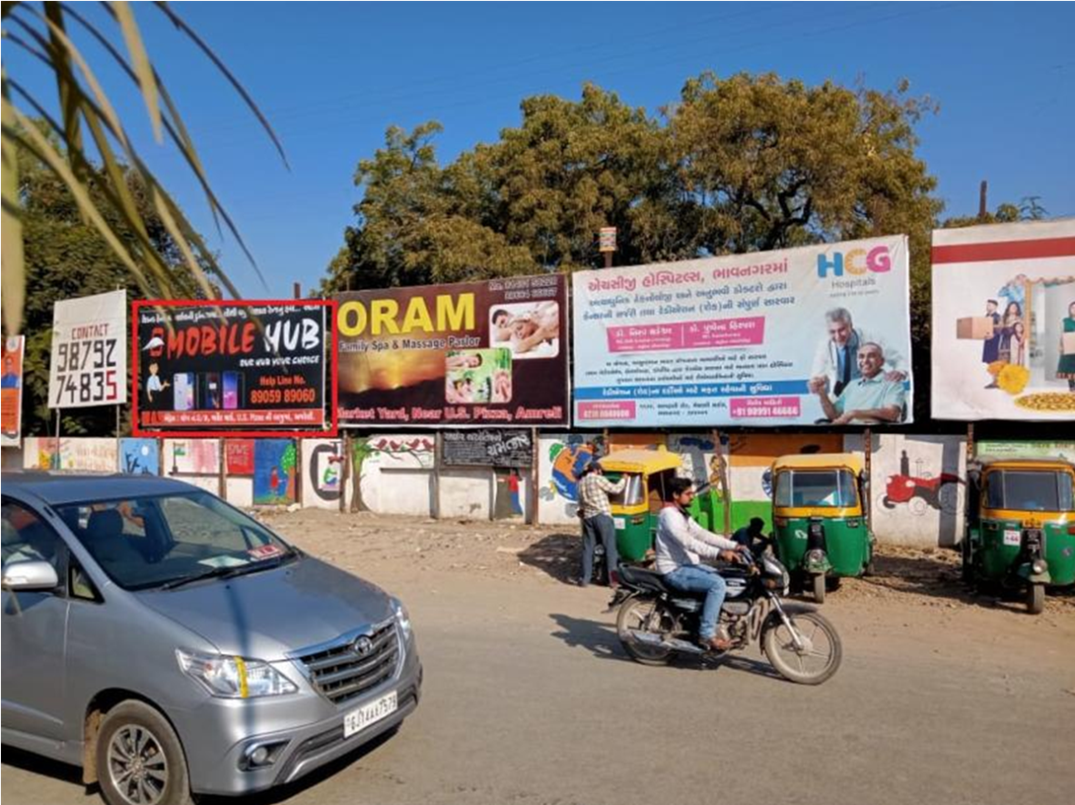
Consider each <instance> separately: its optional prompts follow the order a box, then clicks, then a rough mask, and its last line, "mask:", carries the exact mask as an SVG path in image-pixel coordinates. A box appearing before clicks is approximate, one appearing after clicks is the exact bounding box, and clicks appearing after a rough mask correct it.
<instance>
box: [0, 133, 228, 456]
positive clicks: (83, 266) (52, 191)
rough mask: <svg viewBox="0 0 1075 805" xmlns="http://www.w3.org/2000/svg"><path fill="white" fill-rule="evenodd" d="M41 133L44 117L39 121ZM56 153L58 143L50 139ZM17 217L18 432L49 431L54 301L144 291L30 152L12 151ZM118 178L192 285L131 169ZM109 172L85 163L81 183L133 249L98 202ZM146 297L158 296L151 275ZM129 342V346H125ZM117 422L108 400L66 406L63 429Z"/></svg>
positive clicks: (166, 255) (175, 271)
mask: <svg viewBox="0 0 1075 805" xmlns="http://www.w3.org/2000/svg"><path fill="white" fill-rule="evenodd" d="M38 125H39V126H40V129H39V130H40V131H42V132H45V134H44V136H46V137H50V138H51V137H52V135H49V134H48V133H47V124H45V123H43V122H41V123H39V124H38ZM52 144H53V147H55V148H56V149H57V150H58V151H61V152H62V149H63V146H62V145H61V144H59V143H58V142H53V143H52ZM18 160H19V164H18V176H19V188H18V190H19V198H20V201H21V207H22V209H21V213H20V217H21V223H22V230H23V237H24V241H25V276H26V293H27V298H26V304H25V307H24V310H23V322H24V326H25V330H26V332H27V334H28V335H27V338H26V353H25V367H24V371H23V379H24V393H23V431H24V432H25V433H27V434H45V433H49V432H53V430H54V425H53V421H52V416H51V413H50V411H49V408H48V378H49V353H50V350H51V346H52V344H51V341H52V312H53V303H54V302H55V301H56V300H57V299H71V298H75V297H80V296H88V295H91V294H96V293H105V292H107V291H114V290H117V289H120V288H126V289H127V293H128V296H129V297H132V298H142V297H143V295H144V289H143V288H142V287H141V286H140V285H139V284H138V282H137V281H136V280H135V278H134V276H133V275H132V274H131V273H130V272H129V271H128V269H127V267H126V266H125V265H124V263H123V261H122V260H121V259H120V258H119V257H118V256H117V255H116V253H115V251H114V250H113V249H112V248H111V246H110V245H109V243H108V242H107V241H106V240H105V239H104V238H103V237H102V236H101V233H100V232H99V231H98V229H97V228H96V227H95V226H93V225H92V224H91V223H89V222H88V221H86V220H85V218H84V217H83V215H82V213H81V210H80V207H79V204H78V202H77V201H76V200H75V198H74V197H73V195H72V193H71V191H70V189H69V188H68V186H67V185H66V184H65V183H64V182H63V181H62V179H60V178H59V177H58V176H57V175H56V174H55V173H54V172H52V171H50V170H49V169H48V168H47V167H46V166H44V165H43V164H41V163H40V162H39V161H38V160H37V159H36V158H34V157H33V156H32V155H31V154H29V153H28V152H25V151H22V152H19V154H18ZM120 167H121V170H122V175H123V177H124V183H125V185H126V187H127V190H128V192H129V194H130V197H131V198H132V199H134V202H135V204H136V206H137V209H138V214H139V215H140V216H141V219H142V221H143V223H144V226H145V231H146V234H147V235H148V237H149V240H150V242H151V243H152V244H153V248H154V251H155V252H156V253H157V254H158V255H160V259H161V260H162V261H163V263H164V264H165V265H166V266H167V267H168V270H169V271H170V272H171V273H172V275H173V277H174V278H175V279H174V281H175V282H176V283H177V284H178V283H183V284H187V285H190V286H196V282H195V280H194V278H193V277H192V276H190V273H189V269H188V267H187V265H186V261H185V260H184V257H183V255H182V253H181V249H180V247H179V245H178V244H177V243H176V242H175V240H174V239H173V238H172V236H171V234H170V233H169V231H168V227H167V226H166V225H165V223H164V222H163V221H162V220H161V218H160V216H159V215H158V214H157V212H156V210H155V208H154V206H153V203H152V202H151V201H150V199H149V194H148V192H147V190H146V188H145V187H144V186H143V185H142V183H141V177H140V175H139V174H138V172H137V171H131V170H128V169H126V167H125V166H122V165H121V166H120ZM109 181H110V177H109V176H107V175H106V174H105V172H104V170H103V169H100V168H90V170H89V173H88V174H87V175H86V176H85V177H84V179H83V184H84V186H85V188H86V190H87V193H88V195H89V197H90V199H91V200H92V201H93V202H94V203H96V204H99V206H100V208H101V210H102V216H103V218H104V219H105V221H106V222H107V224H108V226H109V227H110V229H112V231H114V232H115V233H116V236H117V238H118V239H119V241H120V242H121V243H122V244H124V246H125V247H127V248H131V249H133V248H135V244H136V242H137V236H136V235H135V234H134V233H133V232H131V231H130V230H129V229H128V228H127V225H126V222H125V221H124V220H123V218H122V217H121V216H120V215H119V214H117V213H116V211H114V210H112V209H110V208H109V207H108V205H107V204H105V203H104V202H103V201H102V196H103V195H104V193H105V190H104V189H103V188H104V187H106V186H107V184H108V182H109ZM201 268H202V271H203V272H204V274H205V275H206V277H207V278H208V281H209V283H210V287H211V288H214V289H215V281H214V276H215V275H214V269H213V267H212V266H210V265H207V264H202V266H201ZM148 282H149V288H150V296H157V295H159V294H160V293H161V289H159V288H157V287H156V286H155V284H154V280H153V279H152V278H149V279H148ZM128 346H129V345H128ZM114 427H115V412H114V410H113V408H112V407H111V406H108V407H95V408H83V409H71V410H69V411H66V412H65V413H64V418H63V423H62V431H63V433H66V434H70V435H77V434H94V435H99V434H103V433H109V432H111V431H112V430H113V428H114Z"/></svg>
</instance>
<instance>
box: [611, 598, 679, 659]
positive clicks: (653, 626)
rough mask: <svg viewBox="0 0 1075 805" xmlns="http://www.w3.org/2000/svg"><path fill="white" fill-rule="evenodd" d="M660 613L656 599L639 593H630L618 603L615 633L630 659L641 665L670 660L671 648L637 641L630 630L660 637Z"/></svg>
mask: <svg viewBox="0 0 1075 805" xmlns="http://www.w3.org/2000/svg"><path fill="white" fill-rule="evenodd" d="M660 619H661V613H660V612H658V611H657V601H656V600H655V599H653V598H647V597H644V596H639V595H632V596H631V597H630V598H628V599H627V600H626V601H624V602H623V603H622V604H621V605H620V611H619V614H618V615H617V616H616V635H617V636H618V637H619V638H620V642H621V643H622V644H623V648H624V651H626V652H627V653H628V654H629V655H630V656H631V659H632V660H634V661H635V662H640V663H642V664H643V665H668V663H669V662H670V661H671V660H672V654H673V651H672V649H669V648H662V647H660V646H649V645H646V644H644V643H641V642H639V641H638V640H636V639H635V638H634V636H633V635H632V634H631V632H644V633H646V634H650V635H654V636H656V637H661V636H662V635H661V631H660V629H659V625H660Z"/></svg>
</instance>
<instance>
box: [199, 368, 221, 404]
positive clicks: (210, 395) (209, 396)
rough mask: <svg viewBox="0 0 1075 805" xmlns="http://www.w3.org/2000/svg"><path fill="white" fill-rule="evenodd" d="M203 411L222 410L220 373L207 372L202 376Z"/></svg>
mask: <svg viewBox="0 0 1075 805" xmlns="http://www.w3.org/2000/svg"><path fill="white" fill-rule="evenodd" d="M202 396H203V399H202V410H205V411H215V410H219V409H220V397H221V395H220V373H219V372H206V373H205V374H203V375H202Z"/></svg>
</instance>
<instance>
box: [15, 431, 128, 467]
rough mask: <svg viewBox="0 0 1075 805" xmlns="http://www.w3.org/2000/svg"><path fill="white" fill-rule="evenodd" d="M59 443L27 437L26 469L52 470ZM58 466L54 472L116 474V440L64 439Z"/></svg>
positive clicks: (117, 464) (51, 439)
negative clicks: (62, 470) (75, 471)
mask: <svg viewBox="0 0 1075 805" xmlns="http://www.w3.org/2000/svg"><path fill="white" fill-rule="evenodd" d="M55 456H56V440H55V439H53V438H51V437H47V436H28V437H27V438H26V439H25V447H24V450H23V467H24V468H25V469H35V470H47V469H50V468H53V463H54V461H55ZM59 462H60V463H59V466H58V467H55V469H64V470H86V471H88V472H115V471H116V468H117V467H118V466H119V454H118V452H117V448H116V440H115V439H113V438H88V437H82V438H69V439H68V438H61V439H60V453H59Z"/></svg>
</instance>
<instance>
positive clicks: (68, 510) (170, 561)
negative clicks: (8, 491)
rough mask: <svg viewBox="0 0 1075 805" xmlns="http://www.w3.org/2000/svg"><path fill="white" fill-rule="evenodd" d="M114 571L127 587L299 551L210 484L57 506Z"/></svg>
mask: <svg viewBox="0 0 1075 805" xmlns="http://www.w3.org/2000/svg"><path fill="white" fill-rule="evenodd" d="M57 511H58V512H59V514H60V516H61V517H62V518H63V520H64V522H65V523H66V524H67V526H68V527H69V528H70V529H71V531H73V532H74V534H75V536H76V537H78V539H79V541H80V542H81V543H82V544H83V545H84V546H85V547H86V550H88V551H89V552H90V553H91V554H92V555H93V558H94V559H96V560H97V563H98V564H99V565H100V566H101V569H102V570H104V572H105V573H107V574H108V576H109V577H110V578H111V579H112V580H113V581H114V582H116V583H117V584H118V585H120V586H121V587H123V588H124V589H127V590H141V589H146V588H150V587H159V586H161V585H162V584H165V583H167V582H175V581H178V580H180V579H184V578H193V577H195V576H202V575H205V574H207V573H210V572H213V571H220V572H225V570H234V571H235V573H236V574H238V573H243V572H247V571H253V570H257V569H260V568H263V567H267V566H269V565H267V564H264V563H269V564H276V561H272V562H270V560H277V561H279V560H280V559H283V558H286V557H290V556H294V555H295V551H294V550H293V549H292V548H291V547H290V546H289V545H288V544H287V543H285V542H284V541H283V540H281V539H279V538H278V537H276V536H275V535H274V534H272V533H271V532H270V531H268V530H267V529H266V528H264V527H263V526H262V525H260V524H259V523H258V522H257V521H255V520H253V519H251V518H249V517H247V516H246V515H245V514H243V513H242V512H240V511H238V510H237V509H234V508H232V507H231V506H229V505H228V504H226V503H224V502H223V501H222V500H220V499H219V498H216V497H214V496H213V495H210V494H209V493H207V492H191V493H189V494H182V495H165V496H161V497H136V498H128V499H126V500H108V501H98V502H88V503H79V504H77V505H72V506H61V507H57Z"/></svg>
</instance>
